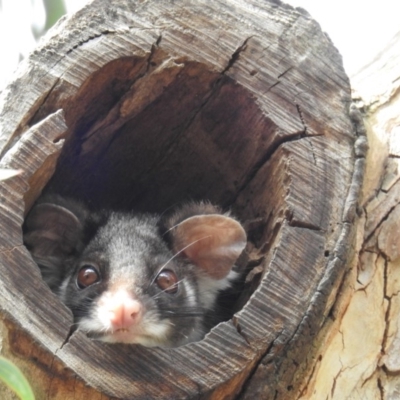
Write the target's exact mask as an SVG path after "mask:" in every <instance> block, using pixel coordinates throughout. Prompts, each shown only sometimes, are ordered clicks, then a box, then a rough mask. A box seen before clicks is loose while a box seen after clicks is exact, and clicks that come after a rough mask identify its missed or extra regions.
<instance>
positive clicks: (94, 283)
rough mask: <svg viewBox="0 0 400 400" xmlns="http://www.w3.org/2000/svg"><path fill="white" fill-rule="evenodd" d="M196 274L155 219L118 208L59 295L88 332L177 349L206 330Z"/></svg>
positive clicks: (108, 339) (103, 337) (102, 337)
mask: <svg viewBox="0 0 400 400" xmlns="http://www.w3.org/2000/svg"><path fill="white" fill-rule="evenodd" d="M199 273H201V271H199V270H198V268H196V267H195V266H194V265H193V264H191V263H190V262H187V261H186V260H183V259H182V258H179V257H174V254H173V253H172V252H171V251H170V249H169V248H168V247H167V244H166V242H165V241H164V240H163V239H162V238H161V237H160V235H159V233H158V229H157V218H156V217H150V216H140V217H134V216H133V217H130V218H127V215H126V214H117V213H113V214H111V216H110V218H109V220H108V221H107V224H106V225H104V226H103V227H101V228H100V229H99V231H98V232H97V234H96V235H95V237H94V238H93V239H92V240H91V241H90V243H89V244H88V246H87V247H86V248H85V250H84V251H83V253H82V255H81V256H80V257H79V258H78V259H77V260H76V261H75V263H74V266H73V269H72V271H71V274H70V275H69V276H67V277H66V278H65V280H64V281H63V282H62V284H61V287H60V289H59V295H60V298H61V300H62V301H63V302H64V303H65V304H66V305H67V306H68V307H69V308H70V309H71V310H72V312H73V314H74V316H75V318H76V320H77V322H78V326H79V329H81V330H83V331H85V332H86V333H87V334H88V336H89V337H92V338H95V339H99V340H103V341H106V342H123V343H139V344H142V345H144V346H157V345H158V346H173V345H176V344H177V343H179V344H184V343H186V342H188V341H193V340H198V339H199V338H201V336H202V334H203V330H202V318H203V316H204V314H205V311H206V310H205V307H204V305H203V304H202V302H201V296H200V293H199V284H198V282H199V279H201V277H199V276H198V274H199Z"/></svg>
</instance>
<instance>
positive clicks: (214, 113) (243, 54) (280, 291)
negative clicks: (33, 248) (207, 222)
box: [0, 0, 369, 400]
mask: <svg viewBox="0 0 400 400" xmlns="http://www.w3.org/2000/svg"><path fill="white" fill-rule="evenodd" d="M350 103H351V96H350V86H349V80H348V78H347V76H346V75H345V73H344V70H343V67H342V64H341V58H340V55H339V54H338V52H337V51H336V49H335V48H334V47H333V45H332V43H331V42H330V41H329V39H328V38H327V37H326V36H325V35H324V34H323V33H322V32H321V30H320V27H319V25H318V24H317V23H316V22H315V21H313V20H312V19H311V17H310V16H309V15H308V14H307V13H306V12H304V11H302V10H300V9H298V10H295V9H293V8H291V7H290V6H287V5H284V4H281V3H279V2H277V1H272V0H270V1H264V2H262V3H260V2H258V1H249V0H247V1H244V0H225V1H215V2H208V1H205V0H204V1H203V0H198V1H188V0H186V1H185V0H177V1H153V2H132V1H124V0H114V1H106V0H95V1H94V2H92V3H90V5H88V6H87V7H85V8H84V9H82V10H81V11H80V12H78V13H77V14H75V15H74V16H72V17H70V18H68V19H64V20H63V21H61V22H60V23H59V24H58V25H57V26H56V27H55V28H54V29H53V30H52V31H51V32H50V34H49V35H48V36H47V37H46V39H45V40H44V41H43V42H42V44H41V45H40V46H39V47H38V48H37V50H36V51H35V52H34V53H33V54H32V55H31V56H30V57H29V58H28V59H27V60H26V61H25V62H24V63H23V64H22V66H21V67H20V69H19V71H18V73H17V74H16V76H15V79H14V80H13V82H11V83H10V85H9V86H8V87H7V88H6V89H5V90H4V91H3V93H2V94H1V97H0V131H1V135H0V145H1V157H2V158H1V162H0V167H11V168H15V169H23V170H24V174H23V175H22V176H18V177H15V178H13V179H10V180H8V181H6V182H3V183H2V184H1V186H0V195H1V197H2V200H3V203H2V207H1V208H0V225H1V229H2V230H3V232H7V234H6V235H3V237H2V238H0V261H1V262H0V272H1V276H2V280H1V281H0V293H1V296H0V306H1V317H2V319H1V321H2V324H1V337H2V342H3V346H2V352H3V353H4V354H5V355H6V356H8V357H10V358H12V359H13V360H14V361H16V362H17V363H18V364H19V365H20V366H21V368H22V369H23V371H24V372H25V373H26V374H27V377H28V380H30V381H31V382H32V384H33V386H34V390H35V393H36V394H37V396H38V398H51V399H55V400H58V399H82V398H85V397H88V398H90V399H97V398H98V399H112V398H121V399H130V398H135V399H150V398H151V399H153V398H154V399H156V398H157V399H234V398H242V399H247V398H254V397H255V398H262V399H289V398H290V399H293V398H297V397H298V396H299V395H300V393H302V394H303V395H304V396H306V394H305V393H306V392H307V391H308V388H311V383H309V384H308V386H307V385H305V383H304V382H305V379H307V382H308V379H309V376H310V371H314V372H313V375H312V376H311V378H312V377H314V376H315V374H316V373H317V368H316V364H315V360H316V359H317V358H318V357H319V356H318V348H319V347H318V346H319V344H320V343H328V342H327V340H328V339H326V338H327V337H329V336H328V333H330V332H331V331H330V328H329V329H328V328H327V327H328V326H329V327H330V326H331V325H330V324H331V320H332V315H335V313H338V311H337V310H339V309H340V310H341V309H342V308H340V304H342V303H343V302H341V300H340V299H342V298H343V296H344V295H343V294H342V292H346V290H345V289H344V288H345V287H347V286H346V282H347V281H348V279H350V278H349V276H351V271H354V268H352V266H353V264H354V263H355V261H354V260H356V256H355V254H356V253H357V252H358V251H359V248H360V243H361V239H360V237H361V236H360V235H361V234H360V232H359V229H358V228H359V226H360V224H356V222H357V221H358V220H359V219H360V216H359V215H358V214H357V209H358V198H359V193H360V187H361V183H362V177H363V172H364V165H365V152H366V138H365V135H364V133H365V132H364V130H363V125H362V121H361V119H360V116H359V114H358V113H357V111H356V110H354V111H353V112H352V113H350ZM47 191H56V192H58V193H60V194H63V195H71V196H74V197H78V198H80V199H82V200H83V201H85V202H86V203H87V204H89V205H91V206H92V207H94V208H102V207H112V208H118V209H134V210H136V211H151V212H153V211H156V212H162V211H163V210H165V209H166V208H168V207H170V206H171V205H173V204H174V203H176V202H181V201H183V200H185V199H187V198H190V199H208V200H210V201H212V202H214V203H217V204H220V205H221V206H223V207H226V208H231V209H232V210H233V211H234V213H235V214H236V215H237V216H238V217H239V218H240V219H241V221H243V223H244V225H245V226H246V230H247V233H248V237H249V243H248V246H247V248H246V251H245V253H244V254H243V256H242V257H241V259H240V260H239V264H240V266H241V268H242V269H243V270H244V271H246V273H247V277H246V282H245V285H244V287H243V290H242V295H241V296H240V297H238V298H236V299H235V300H234V304H232V311H236V313H235V315H234V316H233V318H232V319H230V320H229V321H226V322H223V323H221V324H219V325H218V326H216V327H215V328H213V329H212V330H211V332H210V333H209V334H208V335H207V336H206V338H205V339H204V340H202V341H200V342H198V343H193V344H190V345H187V346H184V347H180V348H177V349H171V350H165V349H158V348H155V349H147V348H143V347H140V346H126V345H125V346H123V345H113V346H111V345H106V344H102V343H97V342H95V341H91V340H89V339H88V338H87V337H86V336H85V335H83V334H82V332H79V331H74V330H73V329H72V328H73V321H72V316H71V313H70V311H69V310H68V309H66V308H65V307H64V306H63V305H62V304H61V303H60V302H59V300H58V299H57V298H56V296H55V295H54V294H53V293H51V292H50V290H49V288H47V287H46V285H45V284H44V282H43V281H42V280H41V277H40V272H39V270H38V268H37V266H36V265H35V263H34V262H33V260H32V258H31V256H30V254H29V252H28V251H27V249H26V248H25V247H24V246H23V243H22V232H21V226H22V223H23V218H24V215H26V213H27V212H28V211H29V209H30V207H31V206H32V204H33V203H34V201H35V200H36V199H37V198H38V196H39V195H40V194H41V193H44V192H47ZM361 220H363V219H362V218H361ZM357 229H358V230H357ZM357 235H358V236H357ZM357 239H358V240H357ZM368 254H369V253H368ZM349 271H350V272H349ZM338 293H339V294H338ZM346 293H347V292H346ZM332 332H333V331H332ZM316 338H317V339H316ZM316 357H317V358H316ZM319 364H321V362H319ZM319 364H318V365H319ZM311 378H310V381H309V382H312V379H311ZM310 390H311V389H310ZM296 396H297V397H296ZM4 398H7V397H6V394H4Z"/></svg>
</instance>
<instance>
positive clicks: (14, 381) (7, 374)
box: [0, 356, 35, 400]
mask: <svg viewBox="0 0 400 400" xmlns="http://www.w3.org/2000/svg"><path fill="white" fill-rule="evenodd" d="M0 380H2V381H3V382H4V383H5V384H6V385H7V386H8V387H9V388H10V389H11V390H12V391H14V392H15V393H16V394H17V395H18V397H19V398H20V399H21V400H35V396H34V394H33V392H32V389H31V387H30V385H29V383H28V381H27V380H26V378H25V376H24V375H23V374H22V372H21V370H20V369H19V368H18V367H17V366H16V365H15V364H13V363H12V362H11V361H9V360H7V359H6V358H4V357H1V356H0Z"/></svg>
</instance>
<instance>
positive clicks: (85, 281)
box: [76, 265, 100, 289]
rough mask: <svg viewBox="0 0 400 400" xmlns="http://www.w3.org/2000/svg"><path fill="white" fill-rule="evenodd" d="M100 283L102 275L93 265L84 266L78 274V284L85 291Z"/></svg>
mask: <svg viewBox="0 0 400 400" xmlns="http://www.w3.org/2000/svg"><path fill="white" fill-rule="evenodd" d="M99 281H100V274H99V272H98V271H97V269H96V268H95V267H93V265H84V266H83V267H82V268H81V269H80V270H79V272H78V276H77V278H76V283H77V284H78V286H79V288H81V289H85V288H87V287H88V286H91V285H93V284H95V283H96V282H99Z"/></svg>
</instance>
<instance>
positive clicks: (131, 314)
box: [110, 298, 142, 329]
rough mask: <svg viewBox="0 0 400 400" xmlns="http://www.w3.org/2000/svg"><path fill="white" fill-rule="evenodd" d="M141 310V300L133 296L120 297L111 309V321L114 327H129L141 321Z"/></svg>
mask: <svg viewBox="0 0 400 400" xmlns="http://www.w3.org/2000/svg"><path fill="white" fill-rule="evenodd" d="M141 311H142V305H141V304H140V302H139V301H137V300H135V299H132V298H121V299H118V301H115V303H114V304H113V307H112V309H111V310H110V323H111V325H112V327H113V328H114V329H127V328H129V327H131V326H133V325H134V324H137V323H138V322H139V320H140V318H141Z"/></svg>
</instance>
